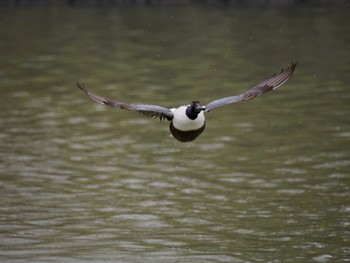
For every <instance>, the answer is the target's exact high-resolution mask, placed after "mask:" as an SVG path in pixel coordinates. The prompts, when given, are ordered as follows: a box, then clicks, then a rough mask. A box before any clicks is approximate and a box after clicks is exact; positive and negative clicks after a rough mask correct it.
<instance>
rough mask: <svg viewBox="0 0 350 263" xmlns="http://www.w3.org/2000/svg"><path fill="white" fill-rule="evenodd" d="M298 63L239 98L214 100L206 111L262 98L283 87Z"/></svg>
mask: <svg viewBox="0 0 350 263" xmlns="http://www.w3.org/2000/svg"><path fill="white" fill-rule="evenodd" d="M296 66H297V63H292V65H291V66H289V67H288V68H287V69H285V70H283V69H282V71H281V72H280V73H279V74H274V75H273V76H272V77H271V78H269V79H267V80H264V81H263V82H261V83H259V84H258V85H256V86H255V87H254V88H252V89H250V90H248V91H246V92H245V93H243V94H240V95H238V96H231V97H226V98H222V99H218V100H214V101H212V102H210V103H208V104H207V105H206V106H205V111H206V112H208V111H210V110H212V109H215V108H217V107H221V106H224V105H227V104H230V103H234V102H240V101H246V100H251V99H253V98H255V97H256V96H260V95H262V94H265V93H267V92H269V91H270V90H274V89H277V88H278V87H280V86H281V85H283V84H284V83H285V82H286V81H287V80H288V79H289V78H290V77H291V76H292V74H293V72H294V69H295V67H296Z"/></svg>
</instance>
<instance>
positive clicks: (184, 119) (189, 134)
mask: <svg viewBox="0 0 350 263" xmlns="http://www.w3.org/2000/svg"><path fill="white" fill-rule="evenodd" d="M295 67H296V63H292V65H291V66H290V67H288V68H287V69H286V70H282V71H281V73H279V74H277V75H276V74H275V75H273V76H272V77H271V78H269V79H267V80H265V81H263V82H261V83H260V84H258V85H257V86H255V87H254V88H252V89H250V90H248V91H247V92H245V93H243V94H241V95H238V96H231V97H226V98H222V99H218V100H214V101H212V102H210V103H208V104H207V105H205V106H201V105H200V103H199V101H193V102H192V104H190V105H183V106H180V107H178V108H173V109H168V108H164V107H161V106H157V105H144V104H127V103H123V102H118V101H115V100H111V99H108V98H104V97H100V96H98V95H96V94H94V93H91V92H89V91H87V90H86V89H85V87H84V84H79V83H77V86H78V87H79V88H80V89H81V90H82V91H84V92H85V93H86V95H87V96H88V97H89V98H91V99H92V100H93V101H95V102H97V103H99V104H104V105H108V106H112V107H117V108H120V109H127V110H132V111H138V112H140V113H143V114H145V115H148V116H150V117H152V118H160V120H161V121H164V120H165V119H167V120H168V121H170V126H169V128H170V132H171V134H172V135H173V136H174V138H175V139H177V140H178V141H180V142H190V141H193V140H194V139H196V138H197V137H198V136H199V135H200V134H201V133H202V132H203V131H204V129H205V124H206V123H205V113H207V112H209V111H211V110H213V109H215V108H217V107H221V106H224V105H227V104H231V103H234V102H239V101H246V100H250V99H253V98H255V97H256V96H259V95H262V94H264V93H266V92H268V91H271V90H274V89H277V88H278V87H279V86H281V85H282V84H284V83H285V82H286V81H287V80H288V79H289V78H290V77H291V75H292V74H293V72H294V69H295Z"/></svg>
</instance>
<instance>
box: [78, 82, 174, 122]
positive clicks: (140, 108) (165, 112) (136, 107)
mask: <svg viewBox="0 0 350 263" xmlns="http://www.w3.org/2000/svg"><path fill="white" fill-rule="evenodd" d="M77 86H78V88H79V89H81V90H82V91H83V92H84V93H85V94H86V95H87V96H88V97H89V98H90V99H92V100H93V101H95V102H97V103H99V104H102V105H108V106H111V107H116V108H119V109H126V110H131V111H137V112H140V113H142V114H144V115H146V116H149V117H152V118H159V119H160V120H161V121H164V119H167V120H171V119H172V118H173V113H172V112H171V110H170V109H167V108H164V107H161V106H157V105H145V104H128V103H124V102H119V101H115V100H112V99H108V98H104V97H101V96H98V95H96V94H94V93H92V92H90V91H88V90H87V89H85V85H84V84H83V83H77Z"/></svg>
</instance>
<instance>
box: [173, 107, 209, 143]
mask: <svg viewBox="0 0 350 263" xmlns="http://www.w3.org/2000/svg"><path fill="white" fill-rule="evenodd" d="M195 105H197V106H198V107H199V109H198V110H197V112H196V109H195V107H196V106H195ZM171 111H172V112H173V119H172V120H171V122H170V126H169V128H170V132H171V134H172V135H173V136H174V138H176V139H177V140H178V141H180V142H190V141H193V140H194V139H196V138H197V137H198V136H199V135H200V134H201V133H202V132H203V131H204V129H205V117H204V113H203V112H204V108H201V107H200V105H199V102H197V101H194V102H193V103H192V105H187V106H180V107H178V108H174V109H171Z"/></svg>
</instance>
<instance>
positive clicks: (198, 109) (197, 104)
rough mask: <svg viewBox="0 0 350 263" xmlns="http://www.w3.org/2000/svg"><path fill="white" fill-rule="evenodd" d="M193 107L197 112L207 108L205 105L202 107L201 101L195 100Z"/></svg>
mask: <svg viewBox="0 0 350 263" xmlns="http://www.w3.org/2000/svg"><path fill="white" fill-rule="evenodd" d="M192 107H193V110H194V112H195V113H200V112H201V111H204V110H205V107H202V106H201V105H200V103H199V101H193V102H192Z"/></svg>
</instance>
